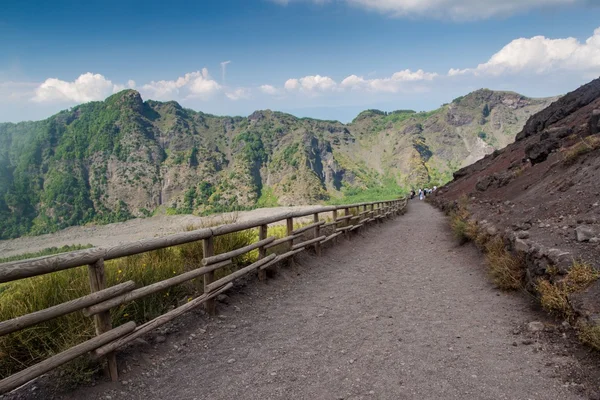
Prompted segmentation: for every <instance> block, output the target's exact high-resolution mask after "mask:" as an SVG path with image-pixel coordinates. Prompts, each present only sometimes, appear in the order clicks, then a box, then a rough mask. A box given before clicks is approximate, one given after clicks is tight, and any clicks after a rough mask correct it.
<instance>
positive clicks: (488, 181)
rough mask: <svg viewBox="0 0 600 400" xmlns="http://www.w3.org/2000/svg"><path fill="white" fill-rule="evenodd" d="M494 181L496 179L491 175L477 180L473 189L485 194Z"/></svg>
mask: <svg viewBox="0 0 600 400" xmlns="http://www.w3.org/2000/svg"><path fill="white" fill-rule="evenodd" d="M495 180H496V177H495V176H493V175H488V176H484V177H481V178H479V179H478V180H477V184H475V189H477V190H479V191H480V192H485V191H486V190H487V189H488V188H489V187H490V186H491V185H492V183H494V182H495Z"/></svg>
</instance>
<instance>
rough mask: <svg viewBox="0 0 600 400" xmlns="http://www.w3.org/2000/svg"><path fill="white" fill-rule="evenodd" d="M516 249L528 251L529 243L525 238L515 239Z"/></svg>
mask: <svg viewBox="0 0 600 400" xmlns="http://www.w3.org/2000/svg"><path fill="white" fill-rule="evenodd" d="M514 246H515V250H516V251H520V252H523V253H526V252H527V251H528V250H529V244H528V243H527V242H526V241H524V240H523V239H519V238H517V239H515V245H514Z"/></svg>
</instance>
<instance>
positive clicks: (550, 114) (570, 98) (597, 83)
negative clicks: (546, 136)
mask: <svg viewBox="0 0 600 400" xmlns="http://www.w3.org/2000/svg"><path fill="white" fill-rule="evenodd" d="M599 91H600V79H595V80H593V81H591V82H590V83H588V84H586V85H584V86H582V87H580V88H579V89H577V90H575V91H573V92H571V93H568V94H566V95H565V96H563V97H561V98H560V99H559V100H557V101H555V102H554V103H552V105H550V107H548V108H546V109H544V110H543V111H541V112H539V113H537V114H535V115H534V116H532V117H531V118H530V119H529V120H528V121H527V123H526V124H525V127H524V128H523V130H522V131H521V132H520V133H519V134H517V137H516V140H523V139H525V138H528V137H530V136H533V135H536V134H538V133H540V132H542V131H543V130H544V129H546V128H548V127H550V126H552V125H554V124H555V123H556V122H558V121H560V120H561V119H564V118H565V117H567V116H569V115H571V114H573V113H575V112H577V111H578V110H580V109H581V108H583V107H585V106H587V105H588V104H590V103H592V102H594V101H596V100H597V99H598V92H599Z"/></svg>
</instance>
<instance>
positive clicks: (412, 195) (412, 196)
mask: <svg viewBox="0 0 600 400" xmlns="http://www.w3.org/2000/svg"><path fill="white" fill-rule="evenodd" d="M415 194H416V193H415V189H411V190H410V199H411V200H412V199H414V198H415Z"/></svg>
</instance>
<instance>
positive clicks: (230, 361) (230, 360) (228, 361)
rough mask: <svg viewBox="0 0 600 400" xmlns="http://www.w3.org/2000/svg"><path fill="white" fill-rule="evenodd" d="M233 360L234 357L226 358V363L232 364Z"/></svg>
mask: <svg viewBox="0 0 600 400" xmlns="http://www.w3.org/2000/svg"><path fill="white" fill-rule="evenodd" d="M234 362H235V358H230V359H229V360H227V364H233V363H234Z"/></svg>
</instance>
